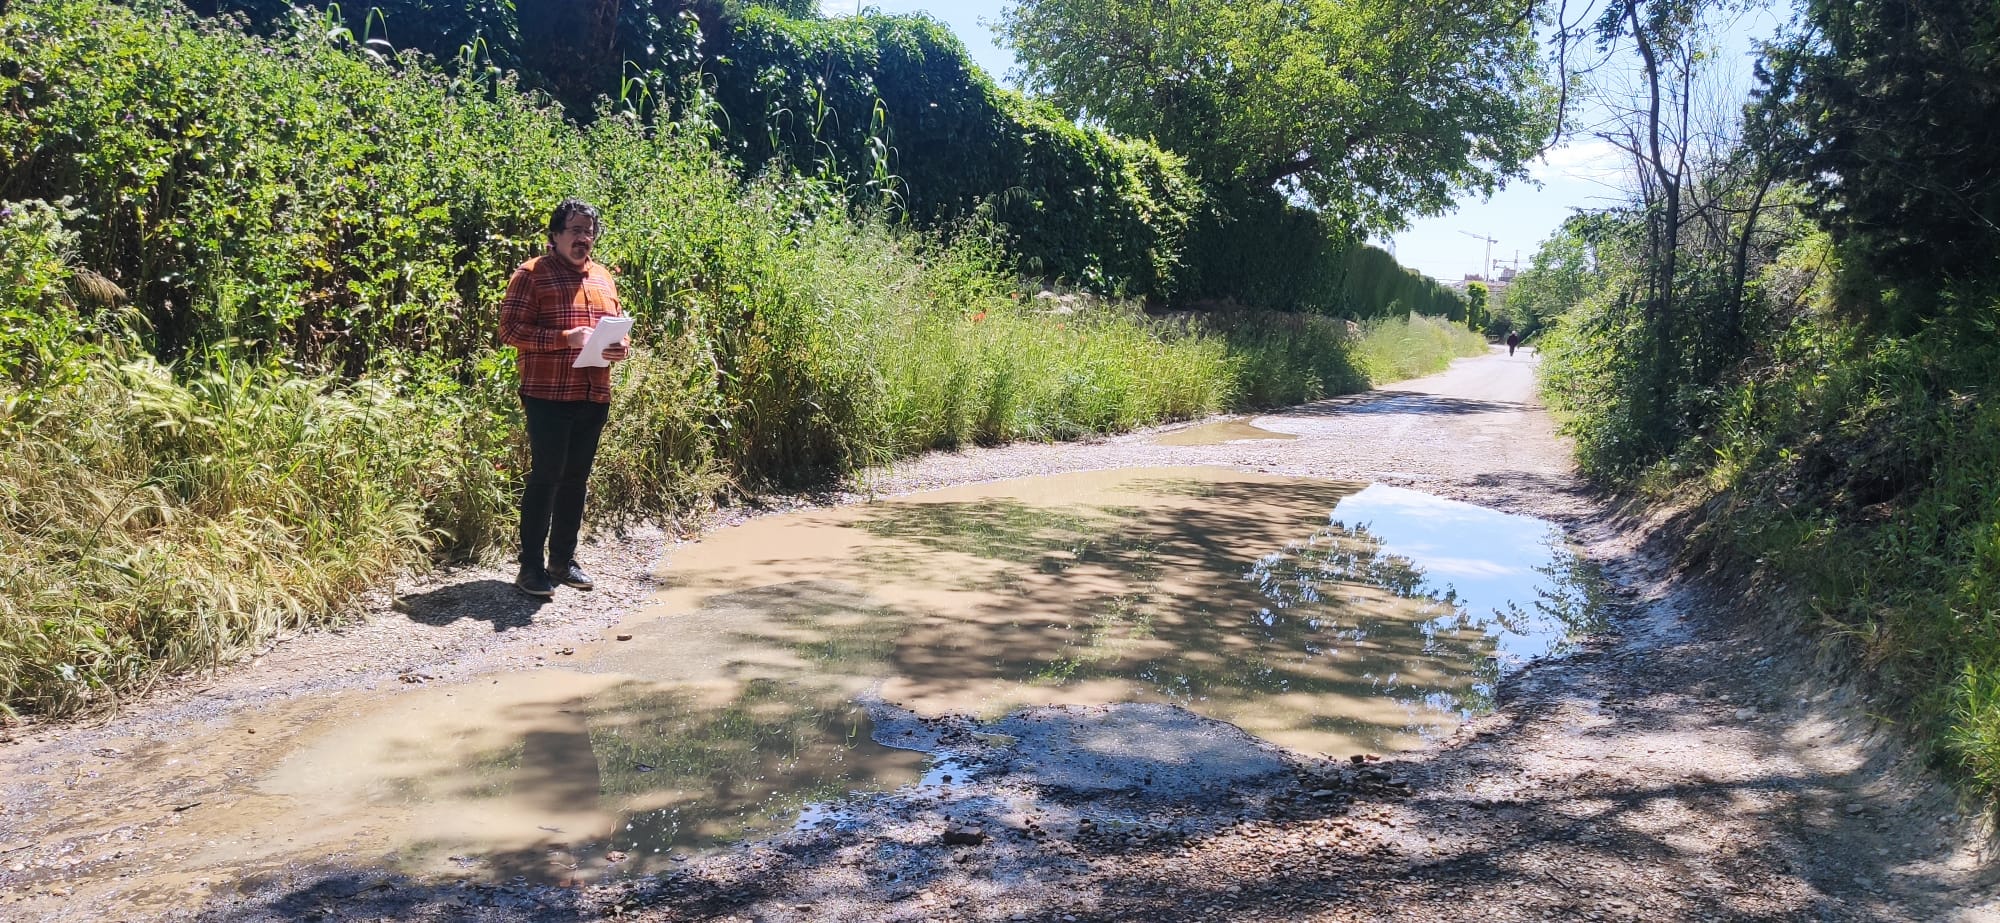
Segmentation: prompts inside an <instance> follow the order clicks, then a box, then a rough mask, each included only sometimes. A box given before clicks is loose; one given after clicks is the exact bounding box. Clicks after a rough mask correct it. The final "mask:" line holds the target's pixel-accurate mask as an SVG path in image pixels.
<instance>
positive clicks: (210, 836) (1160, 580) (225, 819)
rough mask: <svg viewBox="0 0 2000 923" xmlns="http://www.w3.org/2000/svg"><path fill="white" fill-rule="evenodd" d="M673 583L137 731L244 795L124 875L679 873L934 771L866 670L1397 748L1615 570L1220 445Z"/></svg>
mask: <svg viewBox="0 0 2000 923" xmlns="http://www.w3.org/2000/svg"><path fill="white" fill-rule="evenodd" d="M665 577H666V579H667V581H668V589H667V590H666V591H665V592H664V593H663V594H662V595H661V596H660V597H659V598H658V599H657V600H656V602H655V603H654V604H652V605H650V606H648V607H647V608H645V609H644V610H642V611H641V612H639V613H637V614H635V615H634V616H633V617H631V618H630V619H628V620H627V621H626V623H625V624H624V625H622V626H621V627H619V628H618V629H616V630H615V631H614V632H611V633H609V634H607V638H613V637H615V636H616V635H629V636H630V639H629V640H625V641H618V640H604V641H600V642H597V643H596V644H595V645H593V646H590V647H580V648H578V649H577V650H575V651H574V653H573V654H569V655H563V656H551V657H550V659H549V661H548V663H550V664H551V665H550V666H546V667H543V668H541V669H533V670H523V671H518V672H513V673H508V674H504V675H492V676H485V677H482V678H479V679H477V680H475V681H472V682H468V683H463V684H456V685H450V686H443V685H433V686H430V687H425V688H421V689H414V690H408V691H400V692H396V693H387V692H384V693H370V694H357V695H351V696H339V697H333V698H331V699H322V700H321V701H317V702H312V703H299V704H298V705H296V706H294V707H291V708H287V709H277V710H270V711H266V712H264V713H260V714H257V715H254V716H246V717H245V718H244V719H242V720H241V721H239V722H238V723H237V724H234V725H231V726H229V727H227V728H221V729H211V730H208V731H205V732H203V733H188V734H185V735H184V736H182V737H179V738H177V739H176V740H174V741H172V742H171V743H168V742H152V743H147V744H144V745H143V746H139V747H137V748H136V750H135V752H134V753H133V754H131V756H132V757H133V758H132V759H129V760H125V761H123V762H122V765H121V766H120V767H119V769H118V771H119V772H121V773H133V772H137V773H164V774H165V777H172V776H173V774H174V773H176V772H179V773H183V774H186V775H187V776H188V777H189V778H195V777H200V778H204V779H210V780H211V782H213V780H214V779H216V778H221V777H227V781H226V782H225V783H223V784H225V785H226V788H227V790H228V791H229V792H230V794H229V797H227V798H226V799H222V800H219V801H216V802H211V803H209V804H206V805H200V806H194V807H191V808H188V809H181V810H177V811H176V813H175V815H174V816H173V817H172V818H171V825H172V830H171V831H170V835H162V836H160V837H156V838H155V839H154V840H153V843H154V846H153V848H151V849H144V850H138V854H136V855H135V856H134V858H135V859H139V858H140V857H141V856H148V857H150V858H149V859H148V860H147V861H149V862H151V863H152V864H150V865H146V864H142V865H140V866H139V870H140V872H141V874H138V875H136V876H135V877H134V878H133V879H131V880H129V881H128V882H127V883H126V884H125V885H123V886H121V887H120V890H124V891H125V893H126V894H127V895H128V896H132V897H137V896H139V894H140V893H142V892H143V890H144V889H145V888H148V887H151V888H153V889H155V890H156V891H158V892H160V893H162V894H166V893H172V892H174V891H176V890H177V889H185V888H189V887H194V888H196V889H197V890H200V889H201V888H202V887H204V886H206V883H207V882H208V881H228V880H232V879H236V878H239V877H240V876H242V875H243V874H246V873H247V872H254V871H257V870H260V869H270V868H275V867H276V866H277V865H279V864H281V863H282V862H284V861H286V860H293V859H300V858H324V857H328V856H343V857H347V858H349V859H352V860H355V861H361V862H364V863H368V864H375V863H380V862H382V861H384V857H387V861H389V862H390V863H391V864H394V865H396V866H398V867H400V868H403V869H405V870H408V871H411V872H417V873H422V874H429V875H438V874H445V875H463V876H468V877H480V878H512V877H514V876H525V877H527V878H530V879H534V880H542V881H571V880H575V881H586V880H590V879H593V878H597V877H602V876H603V875H606V874H626V873H633V872H650V871H658V870H660V869H662V868H665V867H669V866H670V865H671V863H673V862H675V861H678V860H682V859H685V858H686V857H687V856H688V855H689V854H691V853H692V852H695V851H699V850H703V849H708V848H713V847H715V846H717V845H720V844H724V843H729V842H733V841H737V840H740V839H743V838H745V837H749V836H754V835H756V834H757V833H759V832H764V831H769V830H773V829H778V828H782V827H784V826H787V825H790V824H792V823H794V822H795V821H796V819H797V818H798V816H799V813H800V811H801V810H802V809H804V808H805V807H806V806H807V805H809V804H811V803H813V802H817V801H824V800H827V799H830V798H833V797H836V796H839V795H841V794H843V793H845V792H849V791H855V790H881V789H886V788H892V787H895V786H898V785H902V784H907V783H909V782H912V781H914V780H915V779H916V778H917V776H918V774H919V772H920V771H921V770H922V763H923V756H922V755H921V754H918V753H912V752H908V751H904V750H897V749H892V748H889V747H884V746H881V745H878V744H876V743H874V742H872V741H871V739H870V733H871V726H870V724H869V721H868V718H867V715H866V714H865V712H864V711H863V710H862V709H861V708H860V707H859V706H857V705H856V704H855V703H856V701H857V699H859V698H862V697H865V696H870V695H873V696H878V697H880V698H881V699H883V700H885V701H887V702H890V703H893V704H895V705H899V706H901V707H903V708H907V709H910V710H913V711H915V712H918V713H919V714H925V715H937V714H945V713H970V714H976V715H980V716H989V717H997V716H999V715H1002V714H1004V713H1006V712H1007V711H1009V710H1011V709H1014V708H1017V707H1020V706H1024V705H1037V704H1050V703H1074V704H1093V703H1105V702H1170V703H1174V704H1178V705H1182V706H1185V707H1187V708H1189V709H1191V710H1193V711H1195V712H1198V713H1200V714H1203V715H1207V716H1210V717H1214V718H1218V719H1222V720H1225V721H1229V722H1232V723H1235V724H1237V725H1238V726H1241V727H1242V728H1244V729H1245V730H1248V731H1249V732H1251V733H1253V734H1257V735H1259V736H1262V737H1264V738H1266V739H1269V740H1272V741H1275V742H1277V743H1280V744H1284V745H1286V746H1289V747H1294V748H1299V749H1303V750H1308V751H1317V752H1324V753H1328V754H1332V755H1336V756H1338V755H1345V754H1348V753H1353V752H1359V751H1390V750H1398V749H1404V748H1409V747H1412V746H1416V745H1418V744H1420V743H1422V742H1423V741H1424V740H1425V739H1426V738H1429V737H1432V736H1435V735H1438V734H1442V733H1447V732H1449V730H1450V729H1452V728H1453V727H1454V726H1456V725H1457V724H1458V723H1459V722H1461V721H1463V720H1464V719H1465V718H1466V717H1468V716H1470V715H1473V714H1476V713H1478V712H1480V711H1483V710H1485V709H1486V708H1488V706H1489V705H1490V701H1491V695H1492V691H1493V688H1494V684H1495V682H1496V680H1498V678H1499V677H1500V676H1501V674H1502V672H1503V671H1504V670H1506V669H1507V668H1508V667H1509V666H1511V665H1513V664H1518V663H1520V662H1521V661H1523V660H1526V659H1528V658H1533V657H1537V656H1541V655H1544V654H1547V653H1550V652H1552V651H1556V650H1557V649H1559V648H1560V647H1561V645H1562V644H1563V642H1564V639H1565V638H1566V637H1567V636H1569V635H1570V634H1572V633H1573V632H1575V631H1577V630H1578V629H1581V628H1586V627H1587V626H1588V624H1589V622H1590V620H1591V619H1592V617H1593V612H1592V610H1593V607H1592V601H1593V600H1594V599H1595V597H1596V590H1595V589H1594V588H1593V587H1594V586H1595V584H1594V582H1593V581H1591V580H1588V579H1586V577H1585V575H1584V574H1583V569H1582V565H1581V564H1580V563H1579V561H1578V559H1577V558H1575V557H1574V556H1573V555H1572V554H1571V553H1570V552H1569V550H1568V549H1567V548H1566V547H1565V545H1564V544H1563V541H1562V538H1561V536H1560V533H1559V532H1558V531H1557V530H1556V529H1554V528H1553V527H1551V526H1550V525H1548V524H1546V523H1543V522H1540V521H1537V520H1532V519H1527V518H1523V517H1518V516H1509V515H1504V514H1500V513H1496V512H1492V511H1489V510H1484V509H1480V508H1477V507H1473V506H1469V505H1466V504H1463V503H1456V502H1451V501H1446V500H1440V499H1436V498H1433V497H1429V496H1426V495H1423V494H1419V493H1416V492H1413V491H1409V490H1404V489H1400V488H1395V487H1386V486H1381V485H1376V486H1367V487H1364V486H1362V485H1358V484H1345V483H1338V482H1328V481H1316V480H1302V479H1292V478H1279V477H1271V476H1262V475H1254V474H1246V473H1241V472H1234V471H1228V470H1222V469H1208V468H1181V469H1159V470H1134V469H1124V470H1115V471H1106V472H1092V473H1083V474H1071V475H1062V476H1055V477H1045V478H1033V479H1026V480H1018V481H1008V482H1000V483H991V484H982V485H975V486H969V487H961V488H954V489H950V490H943V491H937V492H933V493H928V494H922V495H917V496H912V497H907V498H902V499H896V500H889V501H883V502H877V503H873V504H868V505H862V506H852V507H845V508H839V509H830V510H821V511H814V512H808V513H803V514H796V515H787V516H774V517H768V518H764V519H759V520H756V521H753V522H750V523H748V524H746V525H742V526H738V527H735V528H731V529H727V530H722V531H718V532H716V533H713V534H711V535H709V536H707V537H706V538H705V539H703V540H702V541H701V542H699V543H697V544H694V545H690V546H688V547H686V548H684V549H681V550H680V551H678V552H676V554H675V555H674V557H673V559H672V560H671V561H670V566H669V567H668V569H667V570H666V571H665ZM558 663H559V664H561V665H560V666H555V665H554V664H558ZM246 726H249V727H262V728H264V730H265V736H264V737H263V738H262V739H261V740H260V739H258V738H251V737H246V736H245V734H246V733H248V732H249V731H247V730H246ZM223 766H230V767H233V768H232V769H229V770H228V771H224V770H223V769H222V767H223ZM176 767H178V768H176ZM217 773H220V774H221V775H220V776H217ZM232 773H233V775H232ZM108 778H109V777H107V779H108ZM128 781H129V780H128ZM113 785H114V783H113V782H111V781H107V782H106V783H105V785H104V789H103V790H102V791H101V794H100V796H99V797H95V798H93V797H91V796H89V795H85V796H84V798H83V800H101V798H102V797H103V796H115V791H114V790H113V788H112V786H113ZM96 810H97V811H103V810H104V808H103V805H102V804H99V805H98V806H97V808H96ZM88 819H91V820H94V821H95V822H96V823H97V824H100V825H103V826H104V827H105V828H106V829H109V828H110V827H111V826H115V825H116V823H118V818H117V817H116V816H106V815H102V814H92V815H89V818H88ZM161 844H166V845H165V846H162V845H161ZM169 847H172V851H170V852H168V853H167V854H166V855H165V857H164V858H160V857H159V856H158V855H157V854H158V852H159V850H160V849H164V848H169ZM135 849H136V847H135ZM148 871H150V872H151V874H146V872H148ZM169 871H171V874H169Z"/></svg>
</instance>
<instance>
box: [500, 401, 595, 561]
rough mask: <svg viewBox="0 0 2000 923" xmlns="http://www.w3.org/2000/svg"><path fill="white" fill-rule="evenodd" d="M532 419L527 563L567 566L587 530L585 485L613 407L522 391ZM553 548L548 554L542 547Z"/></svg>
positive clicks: (525, 510)
mask: <svg viewBox="0 0 2000 923" xmlns="http://www.w3.org/2000/svg"><path fill="white" fill-rule="evenodd" d="M521 408H522V410H523V411H525V412H526V414H527V417H528V452H529V455H530V457H531V458H532V462H531V464H530V467H529V469H528V486H527V489H526V490H525V491H523V492H522V494H521V563H522V564H523V565H525V566H528V567H543V566H549V565H553V566H555V567H562V566H563V565H565V564H568V563H570V561H572V560H574V559H575V557H576V534H577V532H578V531H579V530H580V529H582V528H583V497H584V486H585V485H586V484H588V483H589V482H590V466H591V463H592V462H594V461H596V459H597V437H598V436H599V435H601V434H602V433H603V432H604V421H605V420H607V419H609V418H610V413H611V405H610V404H600V403H598V402H596V401H545V400H543V399H541V398H538V397H529V396H527V395H525V394H523V395H521ZM545 544H546V545H547V547H548V554H549V556H548V558H547V559H546V560H544V559H543V558H542V548H543V546H544V545H545Z"/></svg>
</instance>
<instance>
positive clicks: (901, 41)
mask: <svg viewBox="0 0 2000 923" xmlns="http://www.w3.org/2000/svg"><path fill="white" fill-rule="evenodd" d="M707 55H708V58H709V60H710V62H711V63H710V65H709V66H710V67H711V68H712V69H713V76H714V87H715V99H716V101H717V103H718V104H719V107H720V109H721V112H722V117H723V119H724V124H725V125H726V126H727V132H726V134H727V137H728V139H729V143H730V145H731V148H732V150H733V152H734V153H736V154H737V155H738V156H740V157H741V158H742V159H743V161H744V162H745V163H750V164H758V163H765V162H767V161H770V160H773V159H776V160H779V161H782V162H785V163H788V164H791V165H793V166H795V167H797V168H800V169H802V170H804V171H805V172H808V173H820V174H823V175H829V176H837V177H840V178H841V179H842V181H844V182H846V183H848V184H849V185H850V186H852V187H854V188H855V191H856V193H857V195H856V198H859V199H867V200H873V201H876V202H878V203H882V204H887V205H892V206H894V207H898V208H901V209H904V210H906V211H907V212H908V213H909V214H911V215H912V216H915V217H916V218H918V220H919V221H920V223H923V224H926V225H931V226H936V225H941V224H949V223H951V222H953V221H957V220H960V219H963V218H965V217H967V216H969V215H972V214H975V213H978V214H981V215H982V216H984V217H987V218H990V219H991V220H992V221H994V222H997V223H998V224H999V225H1000V226H1001V227H1002V228H1003V229H1005V232H1006V242H1007V245H1008V249H1009V250H1010V252H1012V253H1013V254H1014V255H1015V257H1016V260H1017V264H1018V265H1019V267H1020V268H1021V269H1022V270H1023V271H1025V272H1027V273H1028V274H1031V275H1036V276H1042V277H1047V278H1051V279H1054V280H1057V281H1063V282H1070V283H1075V284H1079V285H1083V286H1087V287H1089V288H1091V289H1093V290H1096V291H1100V292H1105V293H1109V294H1118V295H1134V296H1144V297H1163V296H1166V295H1168V294H1170V293H1171V292H1172V290H1173V288H1174V283H1175V281H1176V279H1175V275H1176V272H1177V269H1178V265H1179V263H1180V259H1181V251H1182V247H1183V246H1184V236H1185V233H1186V228H1187V225H1188V222H1189V220H1190V219H1191V217H1192V216H1193V215H1194V214H1195V213H1196V210H1197V209H1198V208H1199V207H1200V204H1201V196H1200V193H1199V191H1198V190H1197V189H1196V187H1195V185H1194V184H1193V182H1192V180H1191V179H1190V178H1189V176H1188V174H1187V172H1186V170H1185V169H1184V168H1183V166H1182V164H1181V162H1180V160H1179V158H1177V157H1175V156H1173V155H1172V154H1169V153H1166V152H1164V151H1161V150H1159V149H1158V148H1156V147H1154V146H1152V145H1151V144H1147V143H1144V142H1133V141H1123V140H1119V139H1117V138H1113V137H1111V136H1109V135H1107V134H1105V133H1104V132H1102V131H1097V130H1092V129H1085V128H1080V127H1077V126H1076V125H1074V124H1071V123H1070V122H1069V121H1068V120H1067V119H1065V118H1063V117H1062V115H1061V114H1060V113H1058V112H1056V111H1055V110H1054V109H1052V108H1050V107H1048V106H1046V105H1043V104H1040V103H1036V102H1031V101H1029V100H1026V99H1023V98H1022V97H1021V96H1020V94H1018V93H1015V92H1012V91H1009V90H1002V89H999V88H997V87H996V86H994V84H993V82H992V80H991V79H990V78H988V77H987V76H986V75H985V74H983V73H981V72H980V71H978V70H977V69H976V68H975V67H973V65H972V64H971V61H970V59H969V58H968V57H967V55H966V52H965V48H964V46H963V45H961V44H960V43H959V41H958V39H957V38H955V37H954V36H953V35H952V34H951V32H950V30H949V29H947V28H945V27H944V26H943V25H942V24H940V23H938V22H937V21H935V20H933V19H930V18H928V17H925V16H862V17H853V18H845V19H838V20H800V19H792V18H788V17H785V16H782V15H779V14H777V13H775V12H770V11H766V10H762V9H751V10H749V11H747V12H746V13H744V14H743V15H742V16H741V18H740V19H739V20H738V21H737V23H736V25H735V28H734V29H733V30H731V31H729V32H727V33H726V38H724V39H723V40H722V43H721V44H720V45H718V46H711V47H709V48H708V49H707Z"/></svg>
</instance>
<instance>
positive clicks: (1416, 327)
mask: <svg viewBox="0 0 2000 923" xmlns="http://www.w3.org/2000/svg"><path fill="white" fill-rule="evenodd" d="M1361 330H1362V333H1361V337H1360V342H1359V343H1358V344H1357V349H1356V352H1357V357H1356V361H1357V362H1358V363H1359V365H1360V367H1361V371H1362V374H1364V375H1366V376H1367V377H1368V380H1369V381H1374V382H1384V381H1401V380H1402V379H1405V378H1417V377H1420V376H1423V375H1430V374H1432V373H1435V372H1442V371H1444V370H1445V367H1446V366H1449V365H1451V360H1453V359H1457V358H1460V357H1462V356H1483V355H1485V354H1486V338H1485V337H1484V336H1481V335H1480V334H1478V333H1475V332H1473V331H1471V330H1468V329H1466V328H1465V327H1464V326H1463V325H1461V324H1457V323H1453V322H1452V321H1450V320H1447V319H1445V318H1441V317H1427V316H1425V315H1422V314H1408V315H1405V316H1403V317H1389V318H1379V319H1376V320H1369V321H1363V322H1362V324H1361Z"/></svg>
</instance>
